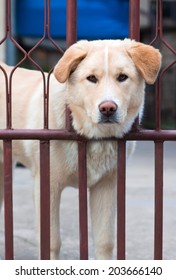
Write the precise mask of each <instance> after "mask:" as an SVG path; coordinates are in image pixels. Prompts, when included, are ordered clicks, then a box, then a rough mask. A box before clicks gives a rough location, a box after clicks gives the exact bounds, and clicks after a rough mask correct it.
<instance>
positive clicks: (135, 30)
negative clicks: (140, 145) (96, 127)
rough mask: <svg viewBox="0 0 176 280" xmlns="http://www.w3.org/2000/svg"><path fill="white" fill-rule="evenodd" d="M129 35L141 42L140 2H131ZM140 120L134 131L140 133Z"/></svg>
mask: <svg viewBox="0 0 176 280" xmlns="http://www.w3.org/2000/svg"><path fill="white" fill-rule="evenodd" d="M129 23H130V24H129V34H130V38H131V39H134V40H136V41H140V0H130V2H129ZM138 127H139V118H138V117H137V118H136V119H135V122H134V124H133V127H132V130H133V131H138Z"/></svg>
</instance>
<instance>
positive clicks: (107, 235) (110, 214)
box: [90, 178, 116, 260]
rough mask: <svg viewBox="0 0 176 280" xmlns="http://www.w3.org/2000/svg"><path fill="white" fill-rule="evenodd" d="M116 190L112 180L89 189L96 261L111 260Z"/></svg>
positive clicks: (104, 181)
mask: <svg viewBox="0 0 176 280" xmlns="http://www.w3.org/2000/svg"><path fill="white" fill-rule="evenodd" d="M115 193H116V188H115V183H114V182H112V178H111V179H110V178H109V180H102V181H101V182H100V183H98V184H97V185H95V186H93V187H91V188H90V209H91V219H92V229H93V236H94V243H95V254H96V258H97V259H105V260H106V259H112V254H113V247H114V224H115V221H114V220H115V208H116V207H115V201H116V199H115V198H116V194H115Z"/></svg>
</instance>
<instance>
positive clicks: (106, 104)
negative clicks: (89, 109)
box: [99, 100, 117, 117]
mask: <svg viewBox="0 0 176 280" xmlns="http://www.w3.org/2000/svg"><path fill="white" fill-rule="evenodd" d="M99 111H100V113H101V114H103V115H104V116H106V117H109V116H112V115H113V114H114V113H115V112H116V111H117V104H116V103H115V102H113V101H109V100H107V101H103V102H102V103H101V104H100V105H99Z"/></svg>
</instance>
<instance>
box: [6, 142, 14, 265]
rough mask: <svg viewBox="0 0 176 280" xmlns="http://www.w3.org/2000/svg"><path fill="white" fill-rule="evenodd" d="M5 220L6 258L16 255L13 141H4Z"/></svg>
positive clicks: (10, 258) (9, 258)
mask: <svg viewBox="0 0 176 280" xmlns="http://www.w3.org/2000/svg"><path fill="white" fill-rule="evenodd" d="M4 205H5V206H4V214H5V216H4V220H5V258H6V259H7V260H12V259H13V257H14V245H13V194H12V141H11V140H5V141H4Z"/></svg>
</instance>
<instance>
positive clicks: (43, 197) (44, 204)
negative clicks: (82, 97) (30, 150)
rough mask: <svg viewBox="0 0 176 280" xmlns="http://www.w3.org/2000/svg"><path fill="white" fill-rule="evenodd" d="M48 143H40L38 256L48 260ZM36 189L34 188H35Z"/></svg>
mask: <svg viewBox="0 0 176 280" xmlns="http://www.w3.org/2000/svg"><path fill="white" fill-rule="evenodd" d="M49 148H50V143H49V141H40V246H41V247H40V249H41V251H40V255H41V259H42V260H48V259H50V153H49V152H50V151H49ZM35 187H36V186H35Z"/></svg>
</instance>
